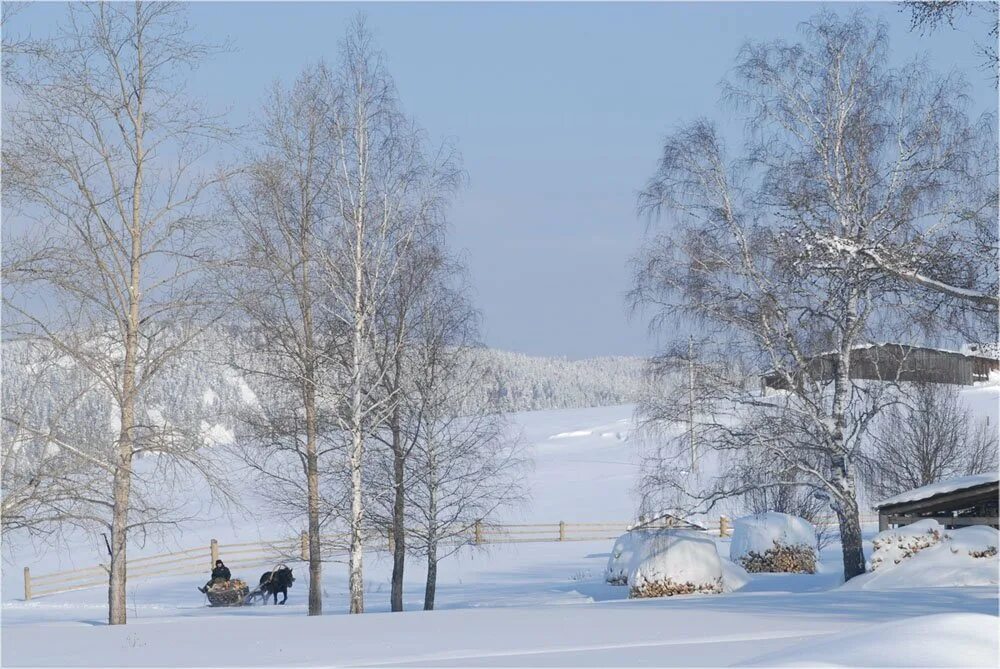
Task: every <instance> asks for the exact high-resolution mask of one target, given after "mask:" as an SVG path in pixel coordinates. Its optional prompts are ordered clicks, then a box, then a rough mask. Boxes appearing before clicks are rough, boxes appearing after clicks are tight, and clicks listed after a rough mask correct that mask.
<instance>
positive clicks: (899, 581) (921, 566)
mask: <svg viewBox="0 0 1000 669" xmlns="http://www.w3.org/2000/svg"><path fill="white" fill-rule="evenodd" d="M998 545H1000V533H998V532H997V530H995V529H993V528H992V527H987V526H985V525H975V526H972V527H964V528H962V529H959V530H946V529H944V528H942V527H941V526H940V525H938V524H937V522H936V521H934V520H921V521H919V522H916V523H913V524H912V525H908V526H906V527H901V528H897V529H894V530H886V531H884V532H880V533H879V534H878V535H877V536H876V537H875V539H874V540H873V541H872V546H873V547H874V548H875V551H874V552H873V553H872V557H871V560H870V561H869V563H868V567H869V569H870V571H869V572H868V573H866V574H862V575H861V576H858V577H856V578H853V579H851V580H850V581H848V582H847V583H845V584H844V585H843V586H842V587H843V588H846V589H864V590H884V589H892V588H921V587H922V588H927V587H930V588H947V587H956V586H965V585H997V584H998V583H1000V578H998V575H997V566H998V563H997V546H998Z"/></svg>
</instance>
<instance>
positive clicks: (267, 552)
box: [24, 514, 878, 600]
mask: <svg viewBox="0 0 1000 669" xmlns="http://www.w3.org/2000/svg"><path fill="white" fill-rule="evenodd" d="M861 522H862V524H872V523H878V516H876V515H864V514H863V515H862V516H861ZM836 524H837V520H836V518H835V517H829V518H821V519H819V520H818V521H817V523H816V525H817V526H818V527H829V526H833V527H836ZM701 525H702V527H703V528H704V529H702V530H701V531H704V532H708V533H711V534H715V535H718V536H723V537H725V536H729V535H730V534H731V533H732V522H731V521H730V520H729V519H728V518H727V517H726V516H720V517H719V518H717V519H715V520H711V521H707V522H703V523H701ZM676 526H677V525H676V524H675V522H674V521H673V520H672V519H669V518H668V519H661V520H656V521H651V522H648V523H644V524H642V525H637V524H635V523H628V522H620V521H608V522H579V523H574V522H566V521H559V522H557V523H519V524H510V525H486V524H480V523H476V524H475V525H474V526H473V527H471V528H469V531H468V534H467V535H466V534H464V533H463V534H462V535H460V536H458V537H456V538H455V541H457V542H458V543H463V544H471V545H484V544H519V543H539V542H555V541H603V540H611V539H615V538H617V537H618V536H619V535H621V534H622V533H623V532H625V531H627V530H628V529H629V528H633V529H634V528H636V527H646V528H670V527H676ZM348 539H349V537H348V536H347V535H344V534H329V535H324V536H322V537H321V542H320V545H321V547H322V550H323V553H324V554H326V555H334V554H341V553H343V552H344V550H345V547H346V545H347V542H348ZM385 539H386V538H385V537H383V539H382V541H385ZM391 547H392V537H391V536H390V537H388V541H387V543H382V544H380V545H379V548H383V549H384V548H391ZM223 557H224V558H226V563H227V565H228V566H229V567H230V568H233V569H243V568H247V567H254V566H268V567H270V566H273V565H274V564H276V563H278V562H284V561H292V560H302V561H305V560H308V558H309V542H308V537H307V535H306V533H305V532H302V533H301V535H300V536H299V537H296V538H284V539H278V540H274V541H249V542H241V543H232V544H220V543H219V542H218V541H216V540H215V539H212V540H211V542H210V543H209V545H208V546H197V547H194V548H188V549H184V550H180V551H173V552H171V553H161V554H158V555H149V556H144V557H140V558H134V559H130V560H128V561H127V563H126V565H127V573H128V578H129V579H135V578H149V577H154V576H185V575H197V574H204V573H205V572H206V571H208V570H210V569H211V567H212V566H213V565H214V564H215V561H216V560H218V559H220V558H223ZM107 577H108V566H107V565H106V564H99V565H94V566H90V567H82V568H80V569H69V570H63V571H57V572H50V573H48V574H41V575H32V573H31V570H30V568H28V567H25V568H24V599H25V600H30V599H34V598H36V597H44V596H46V595H55V594H60V593H64V592H74V591H76V590H85V589H88V588H98V587H102V586H105V585H107V583H108V580H107Z"/></svg>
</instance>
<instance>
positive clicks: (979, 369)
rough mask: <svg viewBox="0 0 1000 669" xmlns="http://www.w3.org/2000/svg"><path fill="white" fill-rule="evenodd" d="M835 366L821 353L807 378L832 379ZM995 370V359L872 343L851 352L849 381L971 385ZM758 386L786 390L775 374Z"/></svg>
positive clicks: (997, 366)
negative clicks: (868, 380)
mask: <svg viewBox="0 0 1000 669" xmlns="http://www.w3.org/2000/svg"><path fill="white" fill-rule="evenodd" d="M836 367H837V356H836V355H835V354H833V353H824V354H820V355H817V356H815V357H813V358H810V359H809V361H808V371H809V376H811V377H812V378H813V379H823V380H832V379H833V377H834V373H835V371H836ZM997 370H1000V360H997V359H996V358H991V357H986V356H982V355H967V354H964V353H957V352H955V351H945V350H941V349H936V348H927V347H924V346H910V345H909V344H896V343H885V344H871V345H868V346H858V347H856V348H854V349H853V350H852V351H851V378H852V379H870V380H873V381H909V382H923V383H950V384H954V385H959V386H971V385H972V384H973V383H975V382H977V381H985V380H987V379H988V378H989V374H990V372H991V371H997ZM761 383H762V386H763V388H764V390H766V389H768V388H771V389H776V390H784V389H787V387H788V384H787V383H786V381H785V379H784V377H783V376H782V375H780V374H778V373H777V372H774V371H772V372H768V373H767V374H765V375H764V377H763V379H762V382H761Z"/></svg>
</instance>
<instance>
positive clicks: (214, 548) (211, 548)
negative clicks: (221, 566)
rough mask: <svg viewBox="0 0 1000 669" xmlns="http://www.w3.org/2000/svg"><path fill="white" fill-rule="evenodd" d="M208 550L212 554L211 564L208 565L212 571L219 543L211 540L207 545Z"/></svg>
mask: <svg viewBox="0 0 1000 669" xmlns="http://www.w3.org/2000/svg"><path fill="white" fill-rule="evenodd" d="M208 550H209V552H211V554H212V564H211V565H209V568H211V569H214V568H215V562H216V560H218V559H219V542H218V540H217V539H212V541H211V543H209V545H208Z"/></svg>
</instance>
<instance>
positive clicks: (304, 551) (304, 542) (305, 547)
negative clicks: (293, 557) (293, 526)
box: [299, 530, 309, 562]
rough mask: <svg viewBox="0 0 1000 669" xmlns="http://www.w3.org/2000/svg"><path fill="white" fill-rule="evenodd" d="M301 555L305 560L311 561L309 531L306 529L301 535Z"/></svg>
mask: <svg viewBox="0 0 1000 669" xmlns="http://www.w3.org/2000/svg"><path fill="white" fill-rule="evenodd" d="M299 557H301V558H302V561H303V562H308V561H309V533H308V532H306V531H305V530H302V534H301V535H299Z"/></svg>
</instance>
